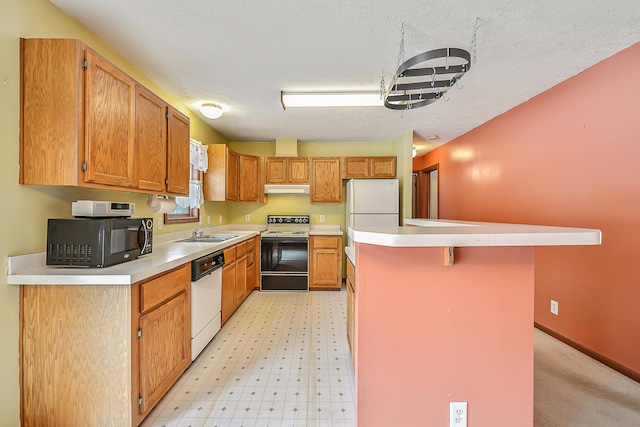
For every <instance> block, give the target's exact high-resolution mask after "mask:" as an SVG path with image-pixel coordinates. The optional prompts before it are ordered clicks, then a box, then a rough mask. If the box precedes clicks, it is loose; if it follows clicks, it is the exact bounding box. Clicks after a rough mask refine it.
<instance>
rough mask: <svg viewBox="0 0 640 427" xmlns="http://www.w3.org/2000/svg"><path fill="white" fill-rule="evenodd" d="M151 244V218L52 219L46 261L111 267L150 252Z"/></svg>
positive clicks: (48, 263)
mask: <svg viewBox="0 0 640 427" xmlns="http://www.w3.org/2000/svg"><path fill="white" fill-rule="evenodd" d="M152 246H153V219H152V218H122V217H121V218H72V219H54V218H51V219H49V222H48V224H47V262H46V263H47V265H64V266H78V267H108V266H110V265H115V264H120V263H122V262H126V261H131V260H134V259H136V258H138V257H139V256H140V255H144V254H149V253H151V251H152Z"/></svg>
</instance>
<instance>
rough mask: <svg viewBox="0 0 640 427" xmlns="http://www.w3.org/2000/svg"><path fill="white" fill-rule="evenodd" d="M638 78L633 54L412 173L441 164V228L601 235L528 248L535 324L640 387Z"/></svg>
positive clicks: (448, 147)
mask: <svg viewBox="0 0 640 427" xmlns="http://www.w3.org/2000/svg"><path fill="white" fill-rule="evenodd" d="M638 76H640V43H637V44H635V45H633V46H631V47H629V48H628V49H625V50H624V51H622V52H620V53H618V54H616V55H614V56H612V57H610V58H608V59H606V60H604V61H602V62H600V63H599V64H596V65H595V66H593V67H591V68H589V69H587V70H585V71H584V72H582V73H580V74H578V75H576V76H574V77H572V78H570V79H568V80H566V81H564V82H563V83H561V84H559V85H557V86H555V87H553V88H551V89H549V90H548V91H546V92H544V93H542V94H540V95H538V96H537V97H535V98H533V99H531V100H529V101H527V102H525V103H524V104H521V105H519V106H518V107H516V108H514V109H512V110H510V111H508V112H506V113H505V114H503V115H501V116H499V117H497V118H495V119H493V120H491V121H490V122H488V123H486V124H484V125H482V126H480V127H478V128H476V129H474V130H472V131H470V132H468V133H467V134H465V135H463V136H461V137H459V138H457V139H455V140H454V141H451V142H449V143H447V144H445V145H443V146H442V147H440V148H438V149H436V150H434V151H432V152H431V153H428V154H427V155H425V156H423V157H418V158H416V159H414V170H419V169H423V168H425V167H428V166H431V165H433V164H436V163H437V164H439V180H440V182H439V191H440V193H439V204H440V206H439V216H440V218H447V219H464V220H476V221H493V222H513V223H530V224H544V225H558V226H568V227H586V228H597V229H600V230H602V241H603V243H602V246H595V247H561V248H536V250H535V260H536V262H535V276H536V280H535V320H536V321H537V322H539V323H541V324H542V325H544V326H546V327H548V328H550V329H552V330H553V331H556V332H557V333H559V334H561V335H563V336H565V337H567V338H569V339H571V340H573V341H576V342H577V343H579V344H582V345H584V346H586V347H587V348H589V349H591V350H593V351H595V352H596V353H598V354H600V355H602V356H604V357H606V358H609V359H611V360H612V361H614V362H616V363H618V364H620V365H622V366H623V367H625V368H627V369H629V370H630V371H633V372H634V373H638V375H640V340H638V339H637V337H639V336H640V79H639V78H638ZM487 102H491V98H490V97H488V98H487ZM430 108H437V104H434V105H433V106H431V107H430ZM551 299H554V300H556V301H558V303H559V316H554V315H552V314H550V311H549V304H550V300H551Z"/></svg>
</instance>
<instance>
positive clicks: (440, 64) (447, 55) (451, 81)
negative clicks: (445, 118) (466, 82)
mask: <svg viewBox="0 0 640 427" xmlns="http://www.w3.org/2000/svg"><path fill="white" fill-rule="evenodd" d="M403 38H404V37H403ZM402 47H403V46H402ZM402 47H401V49H402ZM470 69H471V55H470V54H469V52H467V51H466V50H464V49H458V48H448V47H446V48H442V49H435V50H430V51H428V52H423V53H421V54H419V55H416V56H414V57H413V58H410V59H408V60H407V61H405V62H404V63H403V64H402V65H400V66H399V67H398V71H396V73H395V75H394V77H393V80H392V81H391V84H390V85H389V87H388V88H387V90H386V92H385V93H384V105H385V107H387V108H390V109H392V110H411V109H413V108H418V107H423V106H425V105H429V104H431V103H433V102H436V101H437V100H438V99H440V98H442V97H443V96H444V94H445V93H446V92H447V91H448V90H449V89H451V88H452V87H453V86H454V85H455V84H456V82H457V81H458V80H460V79H461V78H462V76H464V74H465V73H466V72H468V71H469V70H470ZM383 81H384V80H383ZM445 101H446V100H445Z"/></svg>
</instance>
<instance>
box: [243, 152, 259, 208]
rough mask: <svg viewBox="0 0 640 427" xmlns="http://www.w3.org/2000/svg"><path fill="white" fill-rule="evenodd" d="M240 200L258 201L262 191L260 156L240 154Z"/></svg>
mask: <svg viewBox="0 0 640 427" xmlns="http://www.w3.org/2000/svg"><path fill="white" fill-rule="evenodd" d="M238 170H239V179H238V187H239V189H238V190H239V191H238V200H239V201H241V202H258V201H259V197H260V193H263V194H264V191H262V188H260V181H261V180H260V158H259V157H256V156H249V155H246V154H239V155H238Z"/></svg>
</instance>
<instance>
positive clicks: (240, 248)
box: [236, 242, 247, 258]
mask: <svg viewBox="0 0 640 427" xmlns="http://www.w3.org/2000/svg"><path fill="white" fill-rule="evenodd" d="M246 253H247V242H242V243H238V244H237V245H236V258H242V257H243V256H245V255H246Z"/></svg>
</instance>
